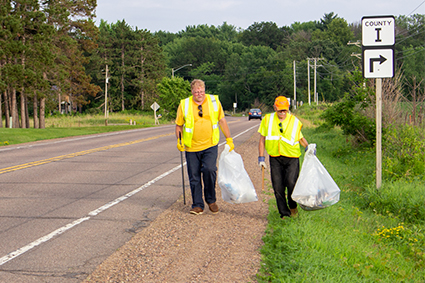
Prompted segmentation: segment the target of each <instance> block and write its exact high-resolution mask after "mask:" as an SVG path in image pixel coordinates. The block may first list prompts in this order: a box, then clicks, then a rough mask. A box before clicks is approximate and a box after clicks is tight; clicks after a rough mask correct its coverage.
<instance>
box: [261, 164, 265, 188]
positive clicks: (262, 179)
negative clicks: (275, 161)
mask: <svg viewBox="0 0 425 283" xmlns="http://www.w3.org/2000/svg"><path fill="white" fill-rule="evenodd" d="M261 176H262V177H261V190H262V191H264V166H261Z"/></svg>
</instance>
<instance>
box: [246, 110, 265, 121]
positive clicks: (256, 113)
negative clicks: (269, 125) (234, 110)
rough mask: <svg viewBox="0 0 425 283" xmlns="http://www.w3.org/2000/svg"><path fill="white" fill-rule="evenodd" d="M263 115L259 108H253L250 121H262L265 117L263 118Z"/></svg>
mask: <svg viewBox="0 0 425 283" xmlns="http://www.w3.org/2000/svg"><path fill="white" fill-rule="evenodd" d="M262 114H263V113H261V110H260V109H258V108H252V109H250V110H249V112H248V121H249V120H251V119H260V120H261V119H262V118H263V116H261V115H262Z"/></svg>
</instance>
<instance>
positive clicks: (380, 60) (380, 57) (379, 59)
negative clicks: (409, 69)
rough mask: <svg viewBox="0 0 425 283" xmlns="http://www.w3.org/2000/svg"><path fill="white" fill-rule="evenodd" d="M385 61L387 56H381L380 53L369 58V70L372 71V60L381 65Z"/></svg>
mask: <svg viewBox="0 0 425 283" xmlns="http://www.w3.org/2000/svg"><path fill="white" fill-rule="evenodd" d="M385 61H387V58H385V57H384V56H382V55H379V58H370V61H369V65H370V66H369V71H370V72H371V73H373V63H374V62H379V65H381V64H382V63H384V62H385Z"/></svg>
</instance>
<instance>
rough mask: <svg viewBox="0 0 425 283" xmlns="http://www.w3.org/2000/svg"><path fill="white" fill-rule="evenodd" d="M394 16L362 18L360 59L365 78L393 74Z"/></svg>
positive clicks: (385, 76)
mask: <svg viewBox="0 0 425 283" xmlns="http://www.w3.org/2000/svg"><path fill="white" fill-rule="evenodd" d="M394 44H395V19H394V16H371V17H369V16H368V17H363V18H362V51H363V52H362V55H363V56H362V59H363V76H364V77H365V78H392V77H393V76H394V63H395V60H394Z"/></svg>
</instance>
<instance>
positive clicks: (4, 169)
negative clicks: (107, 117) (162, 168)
mask: <svg viewBox="0 0 425 283" xmlns="http://www.w3.org/2000/svg"><path fill="white" fill-rule="evenodd" d="M173 134H174V133H170V134H164V135H159V136H155V137H150V138H146V139H140V140H135V141H130V142H123V143H118V144H112V145H108V146H103V147H98V148H93V149H89V150H84V151H79V152H74V153H70V154H66V155H60V156H56V157H52V158H48V159H43V160H38V161H33V162H29V163H24V164H20V165H15V166H11V167H7V168H2V169H0V174H3V173H7V172H12V171H17V170H21V169H25V168H28V167H33V166H38V165H43V164H46V163H51V162H55V161H60V160H63V159H68V158H73V157H77V156H82V155H86V154H90V153H94V152H99V151H105V150H108V149H112V148H117V147H122V146H127V145H132V144H136V143H141V142H145V141H150V140H154V139H159V138H162V137H166V136H170V135H173Z"/></svg>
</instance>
